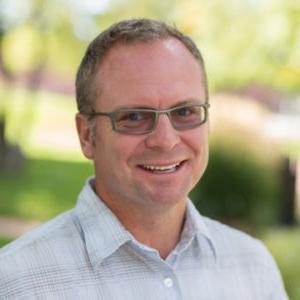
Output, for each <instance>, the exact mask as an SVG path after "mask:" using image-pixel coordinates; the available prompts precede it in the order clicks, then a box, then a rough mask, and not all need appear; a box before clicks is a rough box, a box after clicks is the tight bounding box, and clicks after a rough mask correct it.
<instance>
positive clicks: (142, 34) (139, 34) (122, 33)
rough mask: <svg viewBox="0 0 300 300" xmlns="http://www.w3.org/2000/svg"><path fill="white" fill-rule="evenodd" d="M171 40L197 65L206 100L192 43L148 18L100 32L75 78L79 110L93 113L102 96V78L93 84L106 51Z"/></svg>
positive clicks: (171, 28)
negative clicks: (188, 53)
mask: <svg viewBox="0 0 300 300" xmlns="http://www.w3.org/2000/svg"><path fill="white" fill-rule="evenodd" d="M171 38H174V39H176V40H178V41H180V42H181V43H182V44H183V45H184V46H185V47H186V48H187V50H188V51H189V52H190V53H191V54H192V55H193V56H194V57H195V59H196V60H197V62H198V63H199V65H200V67H201V69H202V72H203V82H202V84H203V86H204V88H205V97H206V99H205V100H206V101H208V87H207V78H206V71H205V66H204V61H203V58H202V55H201V53H200V51H199V49H198V48H197V46H196V44H195V43H194V42H193V40H192V39H191V38H189V37H188V36H186V35H184V34H183V33H181V32H180V31H178V30H177V29H176V28H174V27H172V26H169V25H167V24H166V23H163V22H160V21H156V20H150V19H130V20H125V21H121V22H119V23H116V24H114V25H112V26H111V27H109V28H108V29H107V30H105V31H103V32H102V33H101V34H99V35H98V36H97V37H96V38H95V39H94V40H93V41H92V42H91V43H90V45H89V47H88V48H87V51H86V53H85V55H84V57H83V59H82V61H81V64H80V66H79V69H78V72H77V77H76V100H77V107H78V111H80V112H84V113H89V112H92V111H93V110H94V102H95V100H96V99H97V97H99V95H100V94H101V78H99V79H100V82H98V83H97V84H95V82H94V79H95V75H96V72H97V71H98V69H99V68H101V63H102V61H103V60H104V58H105V56H106V54H107V53H108V51H109V50H110V49H111V48H113V47H114V46H115V45H116V44H118V43H119V44H123V45H130V44H135V43H147V42H151V41H155V40H166V39H171ZM99 85H100V86H99Z"/></svg>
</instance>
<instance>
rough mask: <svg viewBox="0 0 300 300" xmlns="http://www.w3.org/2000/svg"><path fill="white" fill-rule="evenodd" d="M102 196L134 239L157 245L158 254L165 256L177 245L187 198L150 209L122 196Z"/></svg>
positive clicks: (151, 245)
mask: <svg viewBox="0 0 300 300" xmlns="http://www.w3.org/2000/svg"><path fill="white" fill-rule="evenodd" d="M97 194H98V193H97ZM98 195H99V194H98ZM101 199H102V200H103V201H104V202H105V204H106V205H107V206H108V207H109V208H110V209H111V211H112V212H113V213H114V214H115V215H116V216H117V218H118V219H119V221H120V222H121V223H122V225H123V226H124V227H125V228H126V229H127V230H128V231H129V232H130V233H131V234H132V235H133V236H134V237H135V239H136V240H137V241H139V242H140V243H142V244H144V245H147V246H149V247H151V248H153V249H156V250H157V251H158V252H159V254H160V256H161V258H163V259H165V258H166V257H167V256H168V255H169V253H170V252H171V251H172V250H173V249H174V248H175V246H176V245H177V243H178V241H179V239H180V235H181V231H182V227H183V223H184V216H185V210H186V200H182V201H179V202H177V203H176V204H174V203H173V204H172V205H170V206H169V207H156V208H155V209H152V210H151V208H149V207H146V208H143V207H136V206H135V205H130V203H126V204H125V203H124V199H123V201H107V200H108V199H105V198H101Z"/></svg>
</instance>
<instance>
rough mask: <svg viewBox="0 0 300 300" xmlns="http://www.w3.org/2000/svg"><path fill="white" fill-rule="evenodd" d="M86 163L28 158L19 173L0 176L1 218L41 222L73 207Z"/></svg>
mask: <svg viewBox="0 0 300 300" xmlns="http://www.w3.org/2000/svg"><path fill="white" fill-rule="evenodd" d="M90 175H92V167H91V165H90V164H89V163H88V162H80V161H77V162H76V161H56V160H52V159H37V158H31V159H29V160H28V161H27V162H26V164H25V167H24V169H23V170H22V173H20V174H18V175H6V176H4V175H2V176H0V191H1V201H0V215H5V216H14V217H21V218H25V219H35V220H40V221H44V220H47V219H49V218H51V217H53V216H55V215H57V214H59V213H60V212H62V211H65V210H67V209H69V208H70V207H72V206H74V204H75V203H76V199H77V196H78V193H79V192H80V190H81V188H82V186H83V184H84V182H85V180H86V178H87V177H88V176H90Z"/></svg>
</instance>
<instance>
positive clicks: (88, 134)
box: [76, 113, 94, 159]
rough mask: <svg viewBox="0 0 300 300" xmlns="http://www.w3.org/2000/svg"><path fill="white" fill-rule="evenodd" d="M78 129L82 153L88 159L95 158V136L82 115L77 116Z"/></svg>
mask: <svg viewBox="0 0 300 300" xmlns="http://www.w3.org/2000/svg"><path fill="white" fill-rule="evenodd" d="M76 128H77V133H78V137H79V141H80V146H81V150H82V153H83V154H84V156H85V157H86V158H88V159H93V158H94V145H93V134H92V131H91V128H90V126H89V123H88V120H87V118H86V117H85V116H84V115H82V114H81V113H77V114H76Z"/></svg>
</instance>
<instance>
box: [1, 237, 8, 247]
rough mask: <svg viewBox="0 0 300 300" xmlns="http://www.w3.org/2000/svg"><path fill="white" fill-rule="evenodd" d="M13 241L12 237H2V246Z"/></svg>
mask: <svg viewBox="0 0 300 300" xmlns="http://www.w3.org/2000/svg"><path fill="white" fill-rule="evenodd" d="M9 242H11V239H8V238H4V237H0V248H1V247H3V246H5V245H6V244H8V243H9Z"/></svg>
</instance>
